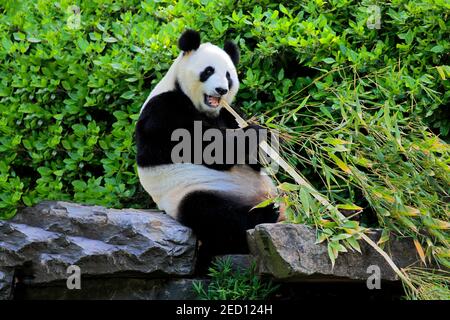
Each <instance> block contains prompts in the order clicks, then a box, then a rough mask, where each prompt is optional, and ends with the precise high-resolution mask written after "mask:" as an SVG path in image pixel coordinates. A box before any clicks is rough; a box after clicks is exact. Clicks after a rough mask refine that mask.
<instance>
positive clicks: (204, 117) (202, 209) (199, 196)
mask: <svg viewBox="0 0 450 320" xmlns="http://www.w3.org/2000/svg"><path fill="white" fill-rule="evenodd" d="M197 35H198V34H197ZM197 39H199V38H197V36H196V35H195V34H194V33H193V32H192V31H188V32H187V33H185V34H183V36H182V37H181V38H180V40H179V47H180V49H182V50H183V51H188V50H196V49H197V48H198V43H197ZM225 51H226V52H227V53H228V54H229V55H230V54H231V56H230V58H231V60H232V61H233V63H237V61H238V60H239V53H238V50H237V48H236V47H235V45H232V44H228V45H226V50H225ZM212 67H214V66H212ZM228 78H229V77H228V76H227V79H228ZM175 82H176V83H175V84H174V86H173V88H172V89H171V90H169V91H166V92H162V93H160V94H157V95H155V96H153V97H152V98H151V99H149V100H148V101H147V102H146V103H145V105H144V106H143V108H142V111H141V114H140V117H139V120H138V122H137V126H136V142H137V164H138V168H140V170H146V169H152V168H155V169H157V168H162V167H164V165H172V164H173V162H172V159H171V152H172V149H173V147H174V146H175V145H176V144H177V143H178V142H176V141H171V135H172V132H173V131H174V130H175V129H180V128H183V129H186V130H187V131H189V132H190V133H191V135H192V136H193V135H194V132H193V130H194V121H200V122H201V124H202V128H203V129H204V130H206V129H210V128H216V129H218V130H220V131H221V132H223V133H224V134H223V137H224V139H228V138H227V137H228V136H227V135H226V134H225V132H226V130H228V129H236V130H243V131H245V130H256V131H257V132H258V131H259V130H257V129H258V128H257V126H249V127H247V128H244V129H238V125H237V123H236V121H235V119H234V117H233V116H232V115H231V114H229V112H228V111H227V110H225V109H221V110H220V112H219V113H218V114H217V115H214V116H211V115H210V114H205V113H204V112H201V111H200V110H198V108H196V107H195V105H194V104H193V102H192V101H191V99H190V98H189V97H188V96H187V95H186V94H185V93H184V92H183V90H182V89H181V86H180V84H179V83H177V81H175ZM228 84H229V89H230V88H231V86H232V85H233V84H232V83H231V84H230V83H229V82H228ZM202 143H203V144H202V150H203V149H204V148H205V146H206V145H207V143H204V142H202ZM223 145H225V143H224V144H223ZM253 151H254V150H252V149H251V148H250V146H247V147H246V152H248V153H246V161H249V160H250V158H251V157H252V156H253V154H254V153H253ZM191 154H193V153H191ZM235 154H236V152H235ZM246 163H248V162H246ZM173 165H175V164H173ZM178 165H179V166H182V164H178ZM202 165H203V166H205V167H208V168H210V169H213V170H217V171H220V172H224V173H227V172H231V171H233V170H234V169H233V168H234V167H235V164H217V163H213V164H205V163H203V164H202ZM249 166H250V167H251V170H253V171H255V172H259V171H260V170H261V167H260V165H259V164H251V165H249ZM172 178H173V177H172ZM193 178H195V177H193ZM142 179H143V178H142ZM175 179H176V177H175ZM141 181H142V180H141ZM218 183H220V182H218ZM244 187H245V186H244ZM254 205H256V203H248V202H247V203H245V202H244V201H243V200H242V199H241V198H240V197H239V196H236V195H235V194H233V193H228V192H224V191H221V190H219V191H218V190H209V189H208V186H205V188H204V189H203V190H194V191H192V192H189V193H187V194H186V195H185V196H184V197H183V198H182V199H181V200H180V201H179V203H178V207H177V217H176V218H177V219H178V220H179V221H180V222H181V223H183V224H184V225H186V226H188V227H190V228H192V229H193V231H194V233H195V234H196V235H197V237H198V239H199V240H200V241H201V251H202V254H203V255H207V256H210V255H215V254H226V253H245V252H247V251H248V248H247V244H246V230H248V229H251V228H254V227H255V226H256V225H257V224H260V223H265V222H269V223H272V222H276V221H277V219H278V215H279V213H278V210H277V209H276V208H274V206H272V205H270V206H267V207H263V208H254V209H253V210H251V209H252V207H254Z"/></svg>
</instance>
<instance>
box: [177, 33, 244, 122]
mask: <svg viewBox="0 0 450 320" xmlns="http://www.w3.org/2000/svg"><path fill="white" fill-rule="evenodd" d="M178 46H179V48H180V49H181V50H182V54H181V57H180V60H179V62H178V65H177V70H176V81H177V82H178V85H179V86H180V88H181V90H182V91H183V92H184V94H186V95H187V96H188V97H189V98H190V99H191V101H192V103H193V104H194V106H195V107H196V108H197V109H198V110H199V111H201V112H203V113H206V114H208V115H210V116H215V115H218V114H219V111H220V108H221V106H220V101H221V99H223V100H225V101H226V102H228V103H229V104H231V102H232V100H233V98H234V96H235V95H236V93H237V91H238V88H239V80H238V76H237V72H236V65H237V64H238V62H239V49H238V48H237V46H236V45H235V44H234V43H233V42H230V41H229V42H226V43H225V45H224V48H223V49H221V48H219V47H218V46H215V45H213V44H211V43H203V44H201V45H200V35H199V33H198V32H196V31H193V30H187V31H185V32H184V33H183V34H182V35H181V37H180V39H179V40H178Z"/></svg>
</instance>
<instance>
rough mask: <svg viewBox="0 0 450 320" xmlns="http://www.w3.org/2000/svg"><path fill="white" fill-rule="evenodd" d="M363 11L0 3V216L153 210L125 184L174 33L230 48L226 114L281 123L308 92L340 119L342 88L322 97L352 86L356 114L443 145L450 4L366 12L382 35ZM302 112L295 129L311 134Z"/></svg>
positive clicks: (362, 6) (404, 4)
mask: <svg viewBox="0 0 450 320" xmlns="http://www.w3.org/2000/svg"><path fill="white" fill-rule="evenodd" d="M73 4H76V5H78V6H79V9H80V10H77V9H76V8H74V7H72V5H73ZM372 4H374V3H373V2H372V1H348V0H330V1H322V0H321V1H318V0H314V1H301V2H296V1H292V2H290V3H286V4H284V5H283V4H279V3H278V2H275V1H269V0H263V1H259V2H257V3H255V2H254V1H249V0H243V1H232V0H224V1H205V0H192V1H165V0H162V1H140V0H120V1H110V0H93V1H69V0H61V1H58V2H55V1H52V0H23V1H12V0H2V1H1V2H0V13H1V14H0V61H1V64H0V114H1V118H0V210H1V211H0V217H2V218H8V217H10V216H12V215H14V213H15V211H16V208H17V206H22V205H27V206H29V205H32V204H35V203H37V202H39V201H41V200H43V199H62V200H71V199H74V200H77V201H81V202H85V203H91V204H100V205H105V206H111V207H123V206H134V207H147V206H149V205H150V203H148V201H149V200H148V196H146V195H145V193H144V192H143V191H142V189H141V188H140V186H139V182H138V179H137V175H136V170H135V146H134V139H133V133H134V125H135V121H136V119H137V115H138V113H139V110H140V107H141V105H142V103H143V101H144V100H145V98H146V97H147V94H148V93H149V91H150V89H151V88H152V87H153V86H154V85H155V84H156V83H157V82H158V81H159V79H161V77H162V76H163V75H164V74H165V72H166V71H167V69H168V67H169V66H170V63H171V62H172V61H173V59H174V58H175V57H176V56H177V54H178V49H177V47H176V43H177V38H178V37H179V35H180V34H181V32H182V31H183V30H184V29H185V28H193V29H197V30H199V31H201V33H202V38H203V40H204V41H210V42H212V43H218V44H221V43H223V41H224V40H225V39H226V38H231V39H233V40H235V41H237V42H238V44H239V46H240V48H241V53H242V59H241V61H242V62H241V65H240V68H239V70H240V71H239V75H240V78H241V80H242V83H241V90H240V93H239V95H238V97H237V103H238V104H239V105H241V106H242V107H243V108H244V110H245V111H247V112H248V113H249V114H258V113H267V115H268V116H277V115H278V114H281V115H282V114H286V113H289V112H290V111H292V110H294V109H296V108H298V102H296V100H295V98H296V97H297V98H298V97H302V99H303V98H304V97H305V96H306V95H303V94H304V93H306V91H308V93H309V95H310V98H309V100H308V105H309V106H310V107H311V108H312V107H313V114H315V115H316V114H317V115H318V116H321V117H332V118H335V119H337V120H339V119H340V117H341V115H340V108H341V106H342V103H341V101H346V102H347V103H351V104H352V106H353V107H354V108H357V107H358V106H357V104H355V103H356V102H355V101H354V98H355V97H354V96H353V95H352V91H351V90H353V88H352V89H351V90H350V89H349V88H347V87H344V88H342V90H340V96H339V98H337V97H336V95H335V92H332V91H330V90H328V89H330V88H339V87H340V85H341V84H342V82H343V81H352V80H353V77H354V74H358V75H359V77H360V78H361V79H364V82H365V86H364V90H367V92H366V93H364V101H360V103H362V104H367V106H368V107H370V106H371V104H372V103H374V102H376V103H378V104H385V103H388V104H389V105H396V106H399V110H398V113H399V116H402V115H410V114H411V115H412V117H413V118H414V119H417V120H419V119H423V120H425V121H426V122H427V123H428V124H429V125H430V126H431V127H432V128H433V129H435V131H436V132H440V134H441V135H442V136H447V137H448V133H449V129H450V121H449V118H448V116H446V112H448V110H446V108H448V107H447V105H449V92H450V90H449V82H448V78H449V77H450V67H449V66H448V65H449V62H448V54H447V53H448V49H449V41H448V39H449V38H450V35H449V30H448V9H449V8H450V6H449V4H448V1H445V0H439V1H431V0H417V1H405V0H396V1H377V2H376V4H377V5H378V6H379V7H380V8H381V28H380V29H369V28H368V27H367V25H366V23H367V21H368V20H370V19H371V15H372V14H373V13H372V12H371V11H370V10H369V6H370V5H372ZM349 71H351V72H349ZM368 75H370V77H369V76H368ZM375 79H376V81H375V82H374V80H375ZM375 83H376V84H375ZM292 93H295V94H296V95H293V94H292ZM411 101H412V102H413V103H409V102H411ZM302 111H303V110H301V109H300V110H299V112H298V114H297V115H294V116H293V119H294V118H295V119H297V123H296V125H297V126H298V127H300V126H303V127H307V126H310V125H312V124H313V121H314V118H313V117H311V116H310V115H304V114H303V113H302ZM309 173H311V171H308V170H305V174H309ZM304 197H305V196H304ZM312 209H313V208H311V210H312Z"/></svg>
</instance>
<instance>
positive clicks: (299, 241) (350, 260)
mask: <svg viewBox="0 0 450 320" xmlns="http://www.w3.org/2000/svg"><path fill="white" fill-rule="evenodd" d="M370 237H371V238H372V239H373V240H375V241H376V240H377V239H379V237H380V232H376V233H374V234H372V235H371V236H370ZM248 242H249V247H250V251H251V253H252V254H253V255H254V256H255V257H256V260H257V264H258V271H259V272H260V273H261V274H263V275H269V276H271V277H274V278H276V279H278V280H282V281H303V280H314V279H328V280H329V279H330V278H331V279H332V278H333V277H334V279H336V277H339V278H340V279H343V280H345V279H347V280H348V279H355V280H366V279H367V278H368V277H369V276H370V275H372V274H373V271H372V272H368V267H369V266H372V265H373V266H378V267H379V268H380V271H381V274H380V276H381V280H398V277H397V275H396V274H395V273H394V271H393V270H392V269H391V267H390V266H389V265H388V264H387V262H386V261H385V260H384V258H383V257H382V256H381V255H380V254H379V253H378V252H376V251H375V250H374V249H373V248H372V247H370V246H369V245H368V244H367V243H365V242H364V241H360V242H359V243H360V246H361V252H362V253H361V254H360V253H358V252H356V251H355V252H350V251H349V252H348V253H339V257H338V258H337V259H336V263H335V266H334V268H332V265H331V261H330V258H329V257H328V251H327V245H326V244H325V243H321V244H316V232H315V230H314V229H312V228H310V227H307V226H305V225H299V224H279V223H278V224H261V225H258V226H256V228H255V229H252V230H249V231H248ZM385 250H386V248H385ZM388 253H389V255H390V256H391V257H392V258H393V261H394V262H395V263H396V265H397V266H398V267H400V268H402V267H406V266H409V265H411V264H414V263H416V262H417V261H418V257H417V254H416V250H415V248H414V244H413V243H412V241H410V240H408V239H397V240H394V241H392V242H391V243H390V247H389V250H388ZM339 278H337V279H339Z"/></svg>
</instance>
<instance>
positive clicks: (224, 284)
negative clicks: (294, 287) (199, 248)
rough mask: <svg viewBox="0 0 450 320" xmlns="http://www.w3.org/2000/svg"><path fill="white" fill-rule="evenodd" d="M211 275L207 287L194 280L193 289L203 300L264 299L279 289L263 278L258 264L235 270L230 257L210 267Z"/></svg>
mask: <svg viewBox="0 0 450 320" xmlns="http://www.w3.org/2000/svg"><path fill="white" fill-rule="evenodd" d="M208 275H209V276H210V277H211V280H210V283H209V284H208V287H207V288H204V286H203V283H202V282H199V281H198V282H194V285H193V289H194V292H195V293H196V294H197V297H198V298H199V299H201V300H264V299H267V298H268V297H270V295H271V294H272V293H273V292H274V291H275V290H277V286H274V285H272V283H271V282H264V281H263V280H261V279H260V278H259V276H258V274H257V272H256V264H255V263H253V264H252V266H251V267H250V268H249V269H247V270H233V268H232V263H231V260H230V259H229V258H226V259H220V260H218V261H216V262H214V263H213V265H212V267H211V268H209V274H208Z"/></svg>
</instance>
